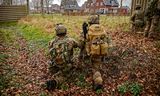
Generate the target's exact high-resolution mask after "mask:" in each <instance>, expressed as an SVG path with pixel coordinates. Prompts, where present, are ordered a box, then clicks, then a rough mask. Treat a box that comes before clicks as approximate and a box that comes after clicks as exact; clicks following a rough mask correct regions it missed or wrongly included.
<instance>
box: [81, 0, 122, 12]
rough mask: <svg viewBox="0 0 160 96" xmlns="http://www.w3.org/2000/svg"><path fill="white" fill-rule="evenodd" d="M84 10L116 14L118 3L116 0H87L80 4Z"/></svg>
mask: <svg viewBox="0 0 160 96" xmlns="http://www.w3.org/2000/svg"><path fill="white" fill-rule="evenodd" d="M82 7H83V8H82V9H83V10H84V12H89V13H90V12H91V13H100V14H113V13H114V14H116V13H117V12H118V7H119V3H118V1H117V0H92V1H91V0H88V1H86V2H85V3H84V5H82Z"/></svg>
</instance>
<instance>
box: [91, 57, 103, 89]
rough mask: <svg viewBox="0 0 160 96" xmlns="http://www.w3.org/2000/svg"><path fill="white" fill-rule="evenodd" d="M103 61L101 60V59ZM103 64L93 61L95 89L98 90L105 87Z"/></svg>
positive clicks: (99, 61)
mask: <svg viewBox="0 0 160 96" xmlns="http://www.w3.org/2000/svg"><path fill="white" fill-rule="evenodd" d="M100 59H101V58H100ZM101 66H102V63H101V60H97V61H96V60H93V83H94V84H93V89H94V90H98V89H101V88H102V86H103V79H102V75H101V72H100V69H101Z"/></svg>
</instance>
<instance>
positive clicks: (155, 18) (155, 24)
mask: <svg viewBox="0 0 160 96" xmlns="http://www.w3.org/2000/svg"><path fill="white" fill-rule="evenodd" d="M158 23H159V16H153V19H152V24H151V28H150V30H149V34H148V37H149V38H155V35H156V32H155V31H156V28H157V27H158Z"/></svg>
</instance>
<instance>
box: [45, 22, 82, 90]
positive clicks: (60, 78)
mask: <svg viewBox="0 0 160 96" xmlns="http://www.w3.org/2000/svg"><path fill="white" fill-rule="evenodd" d="M55 31H56V37H55V39H54V40H52V41H51V42H50V43H49V49H50V51H49V52H50V55H51V62H50V65H49V71H50V73H51V75H52V80H50V81H47V89H48V90H53V89H55V88H58V87H59V86H60V85H61V84H63V83H64V82H65V81H66V80H67V79H69V78H71V74H73V73H72V72H71V71H72V70H73V68H75V67H76V65H75V63H74V62H73V49H74V48H77V47H79V44H78V42H77V41H75V40H74V39H72V38H69V37H68V36H67V29H66V27H65V26H64V25H62V24H58V25H57V27H56V29H55Z"/></svg>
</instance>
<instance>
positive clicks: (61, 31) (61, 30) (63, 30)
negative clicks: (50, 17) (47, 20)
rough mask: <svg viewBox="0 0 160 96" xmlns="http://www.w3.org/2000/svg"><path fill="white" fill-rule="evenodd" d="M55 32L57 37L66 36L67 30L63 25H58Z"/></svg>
mask: <svg viewBox="0 0 160 96" xmlns="http://www.w3.org/2000/svg"><path fill="white" fill-rule="evenodd" d="M55 31H56V35H61V34H66V33H67V28H66V27H65V26H64V25H63V24H57V26H56V28H55Z"/></svg>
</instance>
